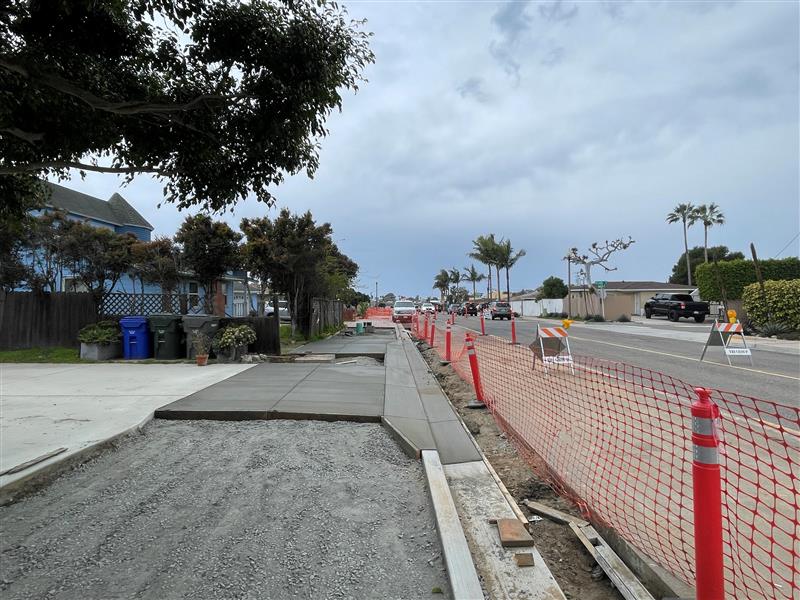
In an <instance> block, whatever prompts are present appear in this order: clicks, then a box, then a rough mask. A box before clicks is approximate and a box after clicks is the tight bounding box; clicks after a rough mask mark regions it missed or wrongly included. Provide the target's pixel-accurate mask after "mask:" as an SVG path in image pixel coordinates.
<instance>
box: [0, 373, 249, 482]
mask: <svg viewBox="0 0 800 600" xmlns="http://www.w3.org/2000/svg"><path fill="white" fill-rule="evenodd" d="M250 367H252V365H209V366H207V367H203V368H199V367H197V366H196V365H191V364H125V363H108V364H78V365H55V364H0V472H3V471H6V470H7V469H10V468H12V467H15V466H17V465H20V464H22V463H24V462H26V461H30V460H33V459H35V458H38V457H41V456H43V455H44V454H47V453H49V452H53V451H55V450H58V449H60V448H66V451H64V452H62V453H61V454H60V455H58V456H57V457H53V458H51V459H49V460H46V461H43V462H40V463H38V464H36V465H34V466H31V467H29V468H28V469H24V470H22V471H20V472H18V473H14V474H9V475H3V476H0V487H4V486H6V485H8V484H9V483H12V482H15V481H18V480H20V479H23V478H27V477H29V476H30V475H31V474H32V473H34V472H38V471H40V470H42V469H45V468H46V467H48V466H49V465H51V464H52V463H54V462H57V461H60V460H63V459H64V458H66V457H68V456H69V455H74V454H75V453H77V452H80V451H82V450H85V449H86V448H88V447H90V446H92V445H95V444H98V443H101V442H104V441H106V440H108V439H109V438H111V437H114V436H116V435H118V434H120V433H123V432H125V431H127V430H129V429H132V428H136V427H137V426H139V425H141V424H142V423H143V422H146V421H147V420H149V419H150V418H151V417H152V414H153V411H154V410H155V409H156V408H157V407H159V406H162V405H164V404H166V403H168V402H171V401H173V400H177V399H178V398H182V397H183V396H186V395H187V394H191V393H193V392H196V391H197V390H200V389H202V388H205V387H207V386H209V385H211V384H213V383H216V382H218V381H220V380H222V379H226V378H228V377H230V376H232V375H235V374H237V373H240V372H241V371H243V370H245V369H248V368H250Z"/></svg>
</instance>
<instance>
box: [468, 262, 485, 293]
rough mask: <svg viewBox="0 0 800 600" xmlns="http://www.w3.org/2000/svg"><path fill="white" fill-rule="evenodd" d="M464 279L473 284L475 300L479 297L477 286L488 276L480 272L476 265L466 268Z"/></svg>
mask: <svg viewBox="0 0 800 600" xmlns="http://www.w3.org/2000/svg"><path fill="white" fill-rule="evenodd" d="M464 279H465V280H466V281H469V282H470V283H471V284H472V299H473V300H475V299H476V298H477V297H478V290H477V288H476V284H477V283H478V282H481V281H483V280H484V279H486V275H484V274H483V273H481V272H480V271H478V269H476V268H475V265H470V266H469V267H464Z"/></svg>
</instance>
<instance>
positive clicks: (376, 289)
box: [375, 281, 378, 308]
mask: <svg viewBox="0 0 800 600" xmlns="http://www.w3.org/2000/svg"><path fill="white" fill-rule="evenodd" d="M375 308H378V282H377V281H376V282H375Z"/></svg>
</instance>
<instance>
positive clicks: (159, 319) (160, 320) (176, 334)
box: [150, 313, 185, 360]
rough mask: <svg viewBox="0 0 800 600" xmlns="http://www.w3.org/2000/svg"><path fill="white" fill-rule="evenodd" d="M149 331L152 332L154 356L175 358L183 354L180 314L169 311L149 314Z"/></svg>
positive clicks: (167, 358)
mask: <svg viewBox="0 0 800 600" xmlns="http://www.w3.org/2000/svg"><path fill="white" fill-rule="evenodd" d="M150 332H151V333H152V334H153V356H154V357H155V358H160V359H162V360H175V359H176V358H183V357H184V356H185V351H184V348H183V327H181V316H180V315H173V314H169V313H158V314H154V315H150Z"/></svg>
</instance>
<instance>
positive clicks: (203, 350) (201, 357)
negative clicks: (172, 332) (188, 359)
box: [192, 332, 211, 367]
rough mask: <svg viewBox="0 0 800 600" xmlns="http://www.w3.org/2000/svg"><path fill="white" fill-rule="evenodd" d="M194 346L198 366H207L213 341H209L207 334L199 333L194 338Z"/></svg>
mask: <svg viewBox="0 0 800 600" xmlns="http://www.w3.org/2000/svg"><path fill="white" fill-rule="evenodd" d="M192 346H193V347H194V356H195V360H197V366H198V367H204V366H206V365H207V364H208V350H209V348H210V347H211V340H209V339H208V336H207V335H206V334H205V333H201V332H197V333H195V334H194V335H193V336H192Z"/></svg>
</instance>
